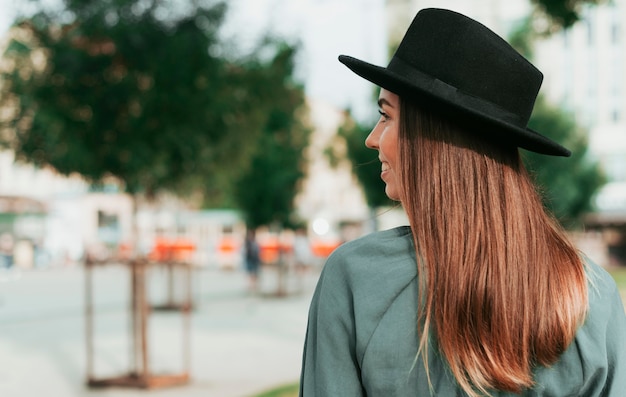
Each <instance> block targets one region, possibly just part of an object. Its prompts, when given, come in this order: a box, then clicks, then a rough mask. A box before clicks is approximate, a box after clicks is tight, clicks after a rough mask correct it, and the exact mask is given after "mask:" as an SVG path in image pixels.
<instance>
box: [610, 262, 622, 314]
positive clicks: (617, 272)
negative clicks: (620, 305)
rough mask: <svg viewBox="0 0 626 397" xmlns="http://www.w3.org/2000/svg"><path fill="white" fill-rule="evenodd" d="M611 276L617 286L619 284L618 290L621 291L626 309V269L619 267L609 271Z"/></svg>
mask: <svg viewBox="0 0 626 397" xmlns="http://www.w3.org/2000/svg"><path fill="white" fill-rule="evenodd" d="M609 273H610V274H611V276H613V279H614V280H615V284H617V288H618V289H619V293H620V295H621V296H622V302H624V307H626V267H618V268H613V269H611V270H609Z"/></svg>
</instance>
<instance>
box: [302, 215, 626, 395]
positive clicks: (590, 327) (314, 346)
mask: <svg viewBox="0 0 626 397" xmlns="http://www.w3.org/2000/svg"><path fill="white" fill-rule="evenodd" d="M589 275H590V289H589V314H588V317H587V319H586V321H585V323H584V325H583V326H581V328H580V329H579V330H578V332H577V334H576V339H575V341H574V342H573V343H572V344H571V345H570V346H569V348H568V349H567V351H566V352H565V353H564V354H563V355H562V357H561V359H560V360H559V361H558V362H557V363H556V364H554V365H553V366H551V367H549V368H543V367H541V368H537V369H536V371H535V380H536V384H537V385H536V387H534V388H533V389H532V390H528V391H526V392H525V393H524V394H523V396H542V397H565V396H584V397H596V396H598V397H625V396H626V316H625V314H624V307H623V305H622V301H621V299H620V296H619V294H618V291H617V288H616V286H615V283H614V281H613V279H612V278H611V276H610V275H609V274H608V273H606V272H605V271H604V270H603V269H602V268H600V267H599V266H597V265H595V264H593V263H590V264H589ZM416 277H417V272H416V265H415V254H414V250H413V244H412V237H411V232H410V229H409V228H408V227H400V228H396V229H392V230H387V231H383V232H377V233H374V234H371V235H369V236H366V237H363V238H361V239H358V240H355V241H352V242H349V243H346V244H344V245H343V246H341V247H340V248H339V249H337V250H336V251H335V252H334V253H333V254H332V255H331V257H330V258H329V259H328V261H327V263H326V265H325V268H324V270H323V272H322V275H321V277H320V280H319V282H318V285H317V288H316V291H315V294H314V296H313V300H312V303H311V308H310V312H309V324H308V329H307V335H306V342H305V346H304V357H303V365H302V375H301V382H300V396H301V397H314V396H317V397H322V396H324V397H325V396H332V397H356V396H370V397H377V396H380V397H393V396H446V397H454V396H458V397H460V396H465V395H466V394H465V393H463V392H462V390H461V389H460V387H459V386H458V385H457V383H456V381H455V379H454V377H453V376H452V375H451V373H450V371H449V368H448V366H447V364H446V362H445V360H444V359H443V358H442V357H441V356H440V355H438V354H437V350H436V348H434V347H432V346H431V349H430V351H429V356H430V359H429V367H430V381H431V385H432V389H431V388H429V384H428V379H427V377H426V373H425V369H424V366H423V363H422V359H421V357H420V358H419V359H417V360H416V356H417V348H418V335H417V325H416V324H417V316H416V312H417V279H416ZM493 395H494V396H511V395H512V394H510V393H501V392H500V393H499V392H494V393H493Z"/></svg>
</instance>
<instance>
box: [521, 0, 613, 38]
mask: <svg viewBox="0 0 626 397" xmlns="http://www.w3.org/2000/svg"><path fill="white" fill-rule="evenodd" d="M602 2H603V0H532V3H533V4H534V6H535V10H536V12H538V13H540V14H543V15H545V16H546V17H547V19H548V22H549V26H548V27H547V33H549V32H550V31H554V30H559V29H567V28H569V27H570V26H572V25H573V24H575V23H576V22H578V21H579V20H580V14H581V12H582V9H583V8H584V6H586V5H596V4H600V3H602Z"/></svg>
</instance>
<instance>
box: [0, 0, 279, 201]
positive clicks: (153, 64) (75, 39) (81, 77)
mask: <svg viewBox="0 0 626 397" xmlns="http://www.w3.org/2000/svg"><path fill="white" fill-rule="evenodd" d="M161 4H162V2H161V1H158V0H81V1H77V0H65V1H63V3H62V7H60V8H59V9H58V10H52V11H51V10H45V9H44V10H42V11H40V12H38V13H37V14H35V15H33V16H30V17H28V18H26V19H22V20H21V21H20V22H18V23H17V24H16V28H15V29H14V38H13V40H12V41H11V42H10V44H9V46H8V48H7V50H6V51H5V54H4V58H5V63H6V64H8V65H9V67H7V68H5V69H4V70H3V71H2V76H1V78H2V80H3V87H2V96H1V98H0V106H1V107H2V108H4V109H10V111H9V112H8V113H5V114H9V116H8V117H5V118H4V119H3V120H2V126H1V127H2V135H1V136H0V140H1V143H2V144H4V145H5V146H8V147H10V148H12V149H14V150H15V152H16V156H17V158H18V159H19V160H22V161H27V162H32V163H34V164H36V165H39V166H52V167H53V168H55V169H56V170H58V171H59V172H61V173H63V174H71V173H79V174H81V175H83V176H84V177H86V178H87V179H88V180H90V181H92V182H94V183H97V182H99V181H102V180H103V179H105V178H107V177H111V176H112V177H115V178H116V179H117V180H119V181H120V182H121V184H122V186H123V187H124V188H125V190H126V191H128V192H130V193H137V192H143V193H145V194H147V195H148V196H152V195H153V194H155V193H157V192H158V191H160V190H169V191H178V192H181V191H186V190H190V189H193V188H195V187H197V182H198V180H203V181H204V183H205V184H206V185H211V186H216V185H217V184H219V183H221V182H222V181H225V180H228V177H227V175H229V176H233V177H234V176H235V175H237V173H238V172H239V170H240V169H242V168H245V167H246V166H247V165H248V164H249V157H250V154H251V153H252V150H253V148H254V142H255V140H256V139H257V138H258V137H259V136H260V134H261V127H260V126H262V125H263V124H264V120H265V119H266V118H267V116H266V112H265V111H264V109H265V107H266V106H265V103H264V102H263V97H262V96H261V95H259V92H260V91H258V90H257V91H254V90H249V89H248V87H247V86H246V85H245V84H247V83H248V82H249V80H250V76H249V75H250V74H259V73H258V71H256V70H251V69H249V68H247V67H246V66H247V65H248V64H249V62H248V60H246V61H241V62H240V61H239V60H236V59H235V60H232V59H227V58H225V57H224V56H221V55H220V54H221V53H223V52H224V51H222V50H223V49H222V48H221V43H220V41H219V38H218V32H219V28H220V26H221V24H222V21H223V17H224V13H225V11H226V7H225V5H224V4H223V3H213V2H211V3H209V4H207V5H200V4H199V3H197V2H185V3H184V4H183V3H182V2H179V3H177V5H178V6H179V7H181V9H184V10H186V11H185V12H182V13H180V15H179V16H172V15H171V13H169V10H168V9H166V8H164V7H163V6H162V5H161ZM185 6H186V8H185ZM254 56H256V55H255V54H252V55H250V57H249V58H254ZM272 83H274V82H272ZM275 88H276V89H281V87H275V86H273V85H269V84H268V85H264V87H263V89H264V90H269V91H271V90H273V89H275ZM218 175H219V177H218ZM213 179H215V180H213Z"/></svg>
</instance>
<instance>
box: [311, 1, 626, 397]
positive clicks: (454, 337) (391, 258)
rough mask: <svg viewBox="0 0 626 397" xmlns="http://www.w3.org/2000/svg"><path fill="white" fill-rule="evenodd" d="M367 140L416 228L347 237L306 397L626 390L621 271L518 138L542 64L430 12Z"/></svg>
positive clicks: (323, 287) (550, 148)
mask: <svg viewBox="0 0 626 397" xmlns="http://www.w3.org/2000/svg"><path fill="white" fill-rule="evenodd" d="M339 60H340V61H341V62H342V63H344V64H345V65H346V66H348V67H349V68H350V69H351V70H352V71H354V72H355V73H357V74H358V75H360V76H361V77H363V78H365V79H367V80H369V81H371V82H373V83H375V84H376V85H378V86H380V87H381V91H380V96H379V101H378V102H379V106H380V114H381V117H380V120H379V121H378V123H377V125H376V126H375V127H374V129H373V130H372V132H371V133H370V135H369V136H368V137H367V139H366V142H365V143H366V145H367V146H368V147H370V148H372V149H375V150H377V151H378V153H379V159H380V161H381V163H382V167H381V178H382V179H383V180H384V181H385V183H386V188H385V192H386V194H387V195H388V196H389V197H390V198H392V199H394V200H397V201H399V202H400V203H401V204H402V206H403V207H404V209H405V211H406V213H407V215H408V219H409V222H410V226H409V227H400V228H396V229H392V230H387V231H382V232H377V233H373V234H371V235H369V236H366V237H363V238H361V239H358V240H355V241H352V242H349V243H346V244H344V245H343V246H342V247H340V248H339V249H337V250H336V251H335V252H334V253H333V255H331V257H330V258H329V259H328V261H327V264H326V266H325V268H324V271H323V274H322V275H321V277H320V280H319V282H318V286H317V288H316V291H315V295H314V297H313V301H312V303H311V308H310V313H309V325H308V329H307V336H306V342H305V349H304V358H303V368H302V376H301V386H300V387H301V390H300V395H301V396H304V397H311V396H365V395H367V396H483V395H493V396H509V395H524V396H553V397H554V396H604V397H606V396H610V397H618V396H624V395H626V394H625V393H626V316H625V315H624V307H623V305H622V302H621V300H620V297H619V294H618V291H617V289H616V286H615V283H614V282H613V280H612V278H611V277H610V276H609V275H608V274H607V273H606V272H605V271H604V270H602V269H601V268H600V267H598V266H597V265H595V264H593V263H592V262H590V261H589V260H588V259H586V258H584V257H582V256H581V255H580V253H579V252H578V251H577V250H576V248H575V247H574V246H573V245H572V244H571V242H570V241H569V240H568V238H567V236H566V234H565V233H564V232H563V231H562V230H561V229H560V228H559V226H558V224H557V222H556V221H554V220H553V219H552V218H551V217H550V216H549V215H548V214H546V213H545V211H544V208H543V207H542V204H541V200H540V198H539V197H538V195H537V193H536V191H535V188H534V186H533V184H532V182H531V180H530V178H529V176H528V174H527V173H526V171H525V169H524V166H523V164H522V162H521V159H520V155H519V148H522V149H526V150H531V151H534V152H538V153H543V154H546V155H556V156H569V154H570V153H569V151H568V150H567V149H565V148H564V147H562V146H561V145H559V144H558V143H556V142H554V141H552V140H550V139H548V138H546V137H544V136H542V135H540V134H539V133H537V132H535V131H532V130H530V129H528V128H527V127H526V125H527V122H528V119H529V117H530V114H531V112H532V108H533V106H534V102H535V99H536V96H537V93H538V91H539V87H540V85H541V80H542V74H541V72H539V71H538V70H537V69H536V68H535V67H534V66H533V65H532V64H530V63H529V62H528V61H527V60H525V59H524V58H523V57H522V56H521V55H519V54H518V53H517V52H516V51H515V50H514V49H513V48H511V47H510V46H509V45H508V44H507V43H506V42H505V41H504V40H502V39H501V38H500V37H499V36H497V35H496V34H495V33H493V32H492V31H490V30H489V29H488V28H486V27H485V26H483V25H481V24H479V23H478V22H476V21H474V20H472V19H469V18H467V17H465V16H463V15H460V14H457V13H455V12H452V11H448V10H440V9H425V10H422V11H420V12H419V13H418V14H417V16H416V17H415V19H414V21H413V22H412V24H411V26H410V27H409V29H408V31H407V33H406V35H405V37H404V39H403V40H402V42H401V43H400V46H399V47H398V50H397V51H396V53H395V55H394V56H393V58H392V59H391V61H390V63H389V65H388V67H387V68H383V67H378V66H374V65H371V64H369V63H366V62H363V61H360V60H357V59H355V58H352V57H347V56H340V57H339Z"/></svg>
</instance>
